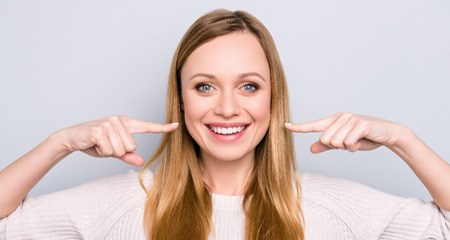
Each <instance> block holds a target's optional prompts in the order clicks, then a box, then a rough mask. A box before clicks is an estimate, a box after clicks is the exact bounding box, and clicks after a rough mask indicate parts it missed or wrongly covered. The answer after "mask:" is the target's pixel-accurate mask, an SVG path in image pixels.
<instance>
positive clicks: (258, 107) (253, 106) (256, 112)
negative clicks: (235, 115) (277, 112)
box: [247, 94, 270, 125]
mask: <svg viewBox="0 0 450 240" xmlns="http://www.w3.org/2000/svg"><path fill="white" fill-rule="evenodd" d="M247 109H248V111H249V112H250V114H251V115H252V116H253V118H254V119H255V121H259V122H260V123H263V124H267V125H268V124H269V122H270V94H266V95H262V96H259V97H258V99H254V101H250V102H248V104H247Z"/></svg>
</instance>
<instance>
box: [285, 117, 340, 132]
mask: <svg viewBox="0 0 450 240" xmlns="http://www.w3.org/2000/svg"><path fill="white" fill-rule="evenodd" d="M338 117H339V115H333V116H329V117H326V118H321V119H318V120H314V121H311V122H306V123H301V124H292V123H285V127H286V128H287V129H288V130H291V131H293V132H304V133H308V132H322V131H325V130H326V129H327V128H328V127H329V126H330V125H331V124H333V123H334V122H335V121H336V119H337V118H338Z"/></svg>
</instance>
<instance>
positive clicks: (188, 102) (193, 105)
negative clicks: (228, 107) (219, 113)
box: [183, 93, 210, 135]
mask: <svg viewBox="0 0 450 240" xmlns="http://www.w3.org/2000/svg"><path fill="white" fill-rule="evenodd" d="M209 108H210V106H209V103H208V101H204V100H202V99H201V98H199V97H198V96H193V95H192V94H189V93H183V109H184V121H185V124H186V127H187V129H188V131H189V133H190V134H191V135H195V132H196V131H195V128H194V127H195V124H197V123H200V122H201V119H202V118H203V117H204V116H205V115H206V113H207V112H208V109H209Z"/></svg>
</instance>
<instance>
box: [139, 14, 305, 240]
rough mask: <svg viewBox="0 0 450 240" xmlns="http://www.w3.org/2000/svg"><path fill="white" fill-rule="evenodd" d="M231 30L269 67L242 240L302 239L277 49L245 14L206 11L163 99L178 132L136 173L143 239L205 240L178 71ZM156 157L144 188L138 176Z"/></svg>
mask: <svg viewBox="0 0 450 240" xmlns="http://www.w3.org/2000/svg"><path fill="white" fill-rule="evenodd" d="M235 31H248V32H250V33H252V34H254V35H255V36H256V37H257V38H258V39H259V42H260V44H261V46H262V48H263V49H264V52H265V54H266V57H267V61H268V63H269V68H270V79H271V109H270V111H271V113H270V125H269V129H268V131H267V133H266V135H265V136H264V138H263V139H262V140H261V142H260V143H259V144H258V145H257V146H256V150H255V165H254V169H253V172H252V174H251V176H250V178H249V182H248V184H247V186H248V188H247V191H246V193H245V196H244V200H243V209H244V212H245V215H246V226H245V236H246V239H258V240H260V239H303V238H304V230H303V215H302V210H301V205H300V186H299V181H298V178H297V171H296V162H295V155H294V146H293V140H292V134H291V133H290V132H288V131H287V130H286V129H285V128H284V123H285V122H290V112H289V102H288V92H287V83H286V78H285V75H284V71H283V68H282V64H281V60H280V58H279V56H278V52H277V50H276V47H275V43H274V41H273V39H272V37H271V35H270V33H269V31H268V30H267V29H266V28H265V27H264V25H263V24H262V23H261V22H260V21H259V20H258V19H256V18H255V17H253V16H252V15H250V14H249V13H246V12H244V11H235V12H231V11H228V10H215V11H212V12H210V13H208V14H206V15H204V16H202V17H201V18H199V19H198V20H197V21H195V22H194V23H193V24H192V26H191V27H190V28H189V29H188V31H187V32H186V34H185V35H184V37H183V38H182V40H181V42H180V44H179V45H178V48H177V50H176V51H175V54H174V57H173V59H172V65H171V68H170V76H169V82H168V94H167V112H166V114H167V115H166V116H167V117H166V121H167V122H179V123H180V127H179V129H177V130H176V131H174V132H172V133H167V134H164V136H163V138H162V141H161V143H160V145H159V147H158V149H157V150H156V151H155V152H154V154H153V156H152V157H151V159H150V161H148V162H147V163H146V164H145V165H144V167H143V168H142V171H141V185H142V186H143V188H144V189H145V190H146V193H147V202H146V205H145V213H144V228H145V230H146V234H147V237H148V238H149V239H154V240H155V239H157V240H161V239H207V238H208V236H209V234H210V232H211V229H212V220H211V217H212V203H211V194H210V193H209V191H208V189H207V187H206V184H205V183H204V182H203V173H202V170H201V166H200V162H199V157H198V151H199V149H198V148H199V147H198V145H197V144H196V142H195V141H194V140H193V139H192V137H191V136H190V134H189V132H188V131H187V128H186V125H185V122H184V115H183V110H182V101H181V82H180V71H181V68H182V67H183V64H184V62H185V61H186V59H187V58H188V56H189V55H190V54H191V53H192V52H193V51H194V50H195V49H196V48H198V47H199V46H200V45H202V44H204V43H206V42H208V41H210V40H212V39H214V38H216V37H219V36H222V35H225V34H229V33H232V32H235ZM161 156H162V162H161V163H160V164H159V166H158V168H157V169H156V171H155V175H154V179H153V183H152V185H151V186H150V187H149V189H146V187H145V186H144V184H143V180H142V174H143V173H144V172H145V171H146V169H147V168H148V167H149V166H150V164H152V163H153V162H155V160H156V159H157V158H159V157H161Z"/></svg>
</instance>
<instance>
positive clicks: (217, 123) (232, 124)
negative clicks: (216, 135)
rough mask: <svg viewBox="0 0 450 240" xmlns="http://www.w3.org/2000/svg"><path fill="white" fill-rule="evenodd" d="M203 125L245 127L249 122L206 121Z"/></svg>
mask: <svg viewBox="0 0 450 240" xmlns="http://www.w3.org/2000/svg"><path fill="white" fill-rule="evenodd" d="M205 125H206V126H207V127H222V128H229V127H247V126H248V125H250V124H249V123H244V122H213V123H206V124H205Z"/></svg>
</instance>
